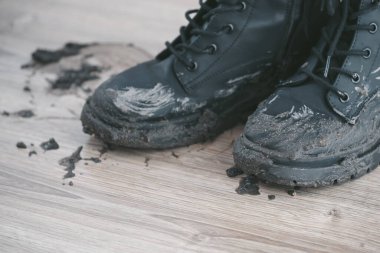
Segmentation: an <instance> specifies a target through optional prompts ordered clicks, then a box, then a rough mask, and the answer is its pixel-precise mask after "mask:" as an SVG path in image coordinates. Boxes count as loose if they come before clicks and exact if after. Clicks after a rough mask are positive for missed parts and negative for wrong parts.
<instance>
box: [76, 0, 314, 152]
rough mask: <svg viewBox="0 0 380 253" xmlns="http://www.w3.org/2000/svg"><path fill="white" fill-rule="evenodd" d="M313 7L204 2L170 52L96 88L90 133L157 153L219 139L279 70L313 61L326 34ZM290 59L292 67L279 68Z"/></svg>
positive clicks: (264, 0)
mask: <svg viewBox="0 0 380 253" xmlns="http://www.w3.org/2000/svg"><path fill="white" fill-rule="evenodd" d="M305 2H307V3H305ZM312 2H314V1H300V0H271V1H268V0H245V1H242V0H209V1H206V2H204V1H200V5H201V8H200V10H199V11H189V12H187V14H186V17H187V19H188V20H189V25H188V26H187V27H186V28H184V27H183V28H181V35H180V36H179V37H178V38H177V39H175V40H174V41H173V42H172V43H167V44H166V46H167V49H166V50H165V51H163V52H162V53H161V54H159V55H158V56H157V57H156V58H155V59H154V60H152V61H149V62H146V63H143V64H140V65H138V66H136V67H134V68H131V69H129V70H126V71H125V72H123V73H121V74H119V75H117V76H115V77H113V78H111V79H110V80H108V81H107V82H105V83H104V84H103V85H101V86H100V87H99V88H98V89H97V91H96V92H95V94H94V95H93V96H92V97H91V98H90V99H89V100H88V102H87V104H86V105H85V107H84V109H83V112H82V117H81V120H82V122H83V126H84V131H85V132H86V133H89V134H95V135H97V136H98V137H100V138H101V139H103V140H104V141H106V142H108V143H113V144H117V145H122V146H126V147H134V148H158V149H163V148H171V147H176V146H184V145H189V144H193V143H196V142H200V141H204V140H207V139H209V138H211V137H214V136H216V135H217V134H219V133H221V132H222V131H224V130H226V129H227V128H229V127H231V126H233V125H235V124H236V123H238V122H239V120H240V119H244V118H246V117H247V116H248V115H249V113H252V112H253V110H254V109H255V108H256V106H257V104H258V103H259V102H260V101H262V100H263V99H264V98H265V97H267V96H268V95H270V94H271V93H272V92H273V90H274V84H275V83H276V82H277V81H276V80H277V79H278V76H279V75H280V73H281V74H284V73H285V74H286V73H288V72H290V71H291V69H293V68H294V69H296V68H297V67H298V66H299V65H300V64H301V63H302V62H303V61H304V60H305V59H306V57H305V56H306V55H307V52H309V50H310V48H311V45H312V44H313V43H309V42H310V40H311V41H313V38H314V37H317V36H316V35H318V34H319V31H320V25H319V24H318V23H319V21H318V22H315V21H316V19H313V21H312V22H310V14H312V13H314V12H318V13H319V9H317V11H314V8H313V5H314V4H313V3H312ZM303 9H306V12H303ZM308 12H310V13H308ZM302 13H303V14H304V15H302ZM192 14H196V16H195V17H194V18H192V17H191V16H192ZM319 14H320V13H319ZM302 17H304V18H307V21H308V22H306V21H305V20H304V19H303V18H302ZM304 31H308V33H307V34H305V33H304ZM307 38H309V41H308V40H307ZM283 59H286V64H285V65H286V69H285V70H284V68H279V67H278V66H279V64H283V65H284V60H283ZM296 66H297V67H296Z"/></svg>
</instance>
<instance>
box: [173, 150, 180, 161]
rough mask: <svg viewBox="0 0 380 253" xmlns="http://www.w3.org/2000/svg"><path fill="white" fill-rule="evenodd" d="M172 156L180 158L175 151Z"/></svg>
mask: <svg viewBox="0 0 380 253" xmlns="http://www.w3.org/2000/svg"><path fill="white" fill-rule="evenodd" d="M172 156H173V157H175V158H177V159H178V158H179V155H177V154H176V153H175V152H174V151H172Z"/></svg>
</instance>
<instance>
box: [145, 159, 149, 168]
mask: <svg viewBox="0 0 380 253" xmlns="http://www.w3.org/2000/svg"><path fill="white" fill-rule="evenodd" d="M149 161H150V158H149V157H145V161H144V163H145V167H149Z"/></svg>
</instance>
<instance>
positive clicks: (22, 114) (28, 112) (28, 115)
mask: <svg viewBox="0 0 380 253" xmlns="http://www.w3.org/2000/svg"><path fill="white" fill-rule="evenodd" d="M15 115H16V116H18V117H21V118H32V117H34V112H33V111H32V110H21V111H18V112H15Z"/></svg>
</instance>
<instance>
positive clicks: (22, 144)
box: [16, 141, 27, 149]
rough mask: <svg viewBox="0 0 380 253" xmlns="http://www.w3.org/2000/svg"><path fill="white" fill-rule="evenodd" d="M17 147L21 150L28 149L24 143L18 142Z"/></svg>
mask: <svg viewBox="0 0 380 253" xmlns="http://www.w3.org/2000/svg"><path fill="white" fill-rule="evenodd" d="M16 147H17V148H19V149H26V148H27V146H26V144H25V143H23V142H22V141H20V142H17V144H16Z"/></svg>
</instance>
